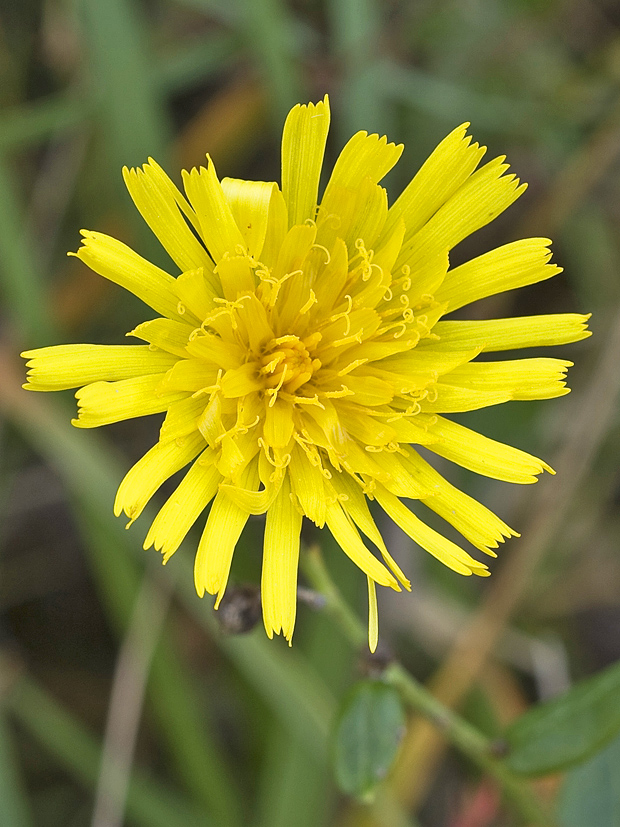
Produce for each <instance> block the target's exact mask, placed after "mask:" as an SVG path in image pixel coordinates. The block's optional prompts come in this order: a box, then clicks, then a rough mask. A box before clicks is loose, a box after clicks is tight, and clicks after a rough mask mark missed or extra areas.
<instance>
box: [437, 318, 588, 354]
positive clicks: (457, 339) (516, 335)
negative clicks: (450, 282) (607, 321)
mask: <svg viewBox="0 0 620 827" xmlns="http://www.w3.org/2000/svg"><path fill="white" fill-rule="evenodd" d="M589 318H590V315H589V314H588V315H587V316H582V315H580V314H578V313H554V314H553V315H545V316H521V317H519V318H514V319H489V320H486V319H485V320H479V321H478V320H476V321H471V322H470V321H464V322H461V321H459V322H438V323H437V324H436V325H435V326H434V327H433V333H434V334H435V335H436V336H439V342H434V343H433V346H434V347H435V348H444V347H445V348H448V349H456V348H458V347H463V346H470V347H481V348H482V350H484V351H489V350H517V349H518V348H522V347H543V346H548V345H565V344H568V343H569V342H579V341H580V340H581V339H586V338H587V337H588V336H590V335H591V333H590V331H589V330H587V328H586V325H587V321H588V319H589Z"/></svg>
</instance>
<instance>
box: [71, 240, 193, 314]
mask: <svg viewBox="0 0 620 827" xmlns="http://www.w3.org/2000/svg"><path fill="white" fill-rule="evenodd" d="M82 236H83V238H82V246H81V247H80V249H79V250H78V251H77V253H70V255H75V256H76V257H77V258H79V259H81V260H82V261H83V262H84V264H87V265H88V266H89V267H90V269H91V270H94V271H95V273H98V274H99V275H100V276H103V277H104V278H106V279H108V280H109V281H112V282H114V284H119V285H120V286H121V287H124V288H125V290H129V291H130V292H131V293H133V294H134V295H135V296H137V297H138V298H139V299H142V301H143V302H145V303H146V304H148V306H149V307H152V308H153V310H156V311H157V312H158V313H161V314H162V315H163V316H168V318H170V319H181V318H182V316H181V315H180V314H179V312H178V304H179V300H178V298H177V295H176V292H175V280H174V279H173V278H172V276H170V275H169V274H168V273H166V272H164V270H161V269H160V268H159V267H156V266H155V265H154V264H151V262H150V261H147V260H146V259H145V258H142V256H139V255H138V254H137V253H134V251H133V250H132V249H131V248H130V247H128V246H127V245H126V244H123V243H122V242H121V241H117V240H116V239H115V238H111V237H110V236H109V235H104V233H96V232H92V231H90V230H82Z"/></svg>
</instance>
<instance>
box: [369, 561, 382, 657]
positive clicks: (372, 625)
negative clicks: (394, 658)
mask: <svg viewBox="0 0 620 827" xmlns="http://www.w3.org/2000/svg"><path fill="white" fill-rule="evenodd" d="M367 580H368V648H369V649H370V651H371V652H374V651H375V649H376V648H377V643H378V642H379V612H378V611H377V589H376V587H375V581H374V580H373V579H372V578H371V577H368V578H367Z"/></svg>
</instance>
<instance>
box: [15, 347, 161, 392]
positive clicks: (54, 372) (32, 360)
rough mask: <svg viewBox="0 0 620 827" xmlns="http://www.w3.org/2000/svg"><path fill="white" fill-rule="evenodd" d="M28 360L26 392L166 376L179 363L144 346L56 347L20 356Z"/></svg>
mask: <svg viewBox="0 0 620 827" xmlns="http://www.w3.org/2000/svg"><path fill="white" fill-rule="evenodd" d="M21 355H22V356H23V357H24V359H28V360H29V361H28V362H27V364H26V367H27V368H28V384H26V385H24V387H25V388H26V389H27V390H34V391H60V390H66V389H67V388H77V387H79V386H80V385H88V384H89V383H91V382H99V381H106V382H113V381H116V380H119V379H131V378H132V377H134V376H144V375H147V374H151V373H163V372H164V371H166V370H168V368H171V367H172V366H173V365H174V363H175V362H176V361H177V360H176V357H175V356H173V355H172V354H170V353H166V352H165V351H163V350H151V348H149V347H146V346H145V345H55V346H52V347H42V348H39V349H38V350H26V351H24V352H23V353H22V354H21Z"/></svg>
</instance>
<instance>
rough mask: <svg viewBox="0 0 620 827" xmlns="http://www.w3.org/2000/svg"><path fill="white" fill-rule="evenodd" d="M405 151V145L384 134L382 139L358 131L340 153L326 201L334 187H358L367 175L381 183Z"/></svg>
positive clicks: (373, 180) (374, 182)
mask: <svg viewBox="0 0 620 827" xmlns="http://www.w3.org/2000/svg"><path fill="white" fill-rule="evenodd" d="M402 151H403V144H398V145H396V144H390V143H388V140H387V138H386V137H385V136H383V137H381V138H380V137H379V136H378V135H369V134H368V133H367V132H357V133H356V134H355V135H354V136H353V137H352V138H350V140H349V141H348V142H347V144H346V145H345V147H344V148H343V150H342V152H341V153H340V155H339V156H338V160H337V161H336V163H335V165H334V169H333V172H332V174H331V176H330V179H329V182H328V184H327V187H326V189H325V195H324V200H325V199H329V197H330V195H331V190H332V189H334V188H338V187H345V188H347V189H351V190H355V189H357V187H359V186H360V184H361V183H362V181H363V180H364V178H370V180H371V181H372V183H373V184H378V183H379V181H380V180H381V179H382V178H383V177H384V176H385V175H387V173H388V172H389V171H390V170H391V169H392V167H393V166H394V165H395V164H396V163H397V161H398V159H399V158H400V156H401V155H402Z"/></svg>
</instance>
